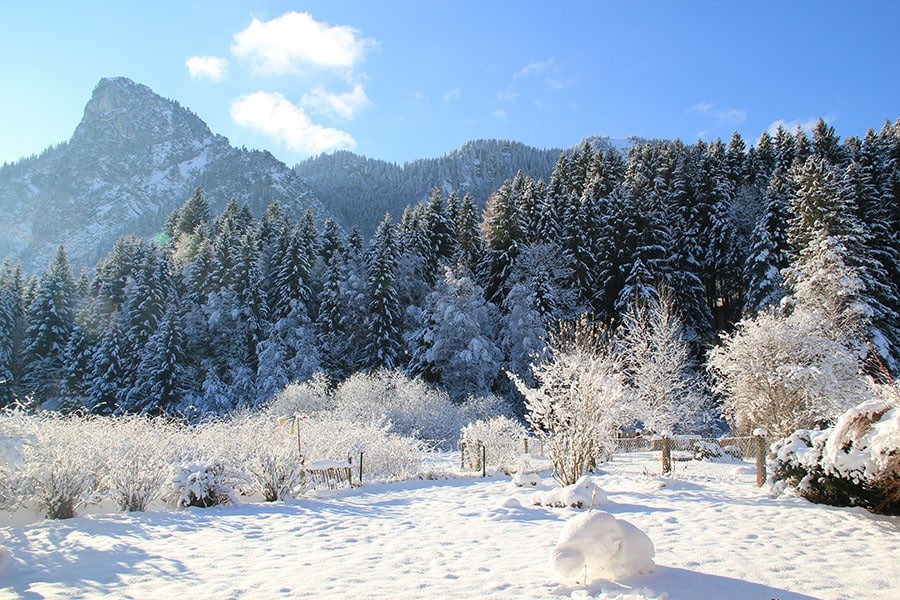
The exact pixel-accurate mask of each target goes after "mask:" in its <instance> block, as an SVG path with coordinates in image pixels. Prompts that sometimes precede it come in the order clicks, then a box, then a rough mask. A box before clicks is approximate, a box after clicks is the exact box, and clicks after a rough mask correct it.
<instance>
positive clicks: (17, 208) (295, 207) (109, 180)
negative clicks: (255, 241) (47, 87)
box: [0, 77, 324, 272]
mask: <svg viewBox="0 0 900 600" xmlns="http://www.w3.org/2000/svg"><path fill="white" fill-rule="evenodd" d="M197 187H200V188H202V189H203V192H204V197H205V198H206V199H207V201H208V202H209V203H210V208H211V211H212V212H213V214H215V213H217V212H219V211H220V210H221V209H222V207H223V206H224V205H225V203H226V202H227V201H228V200H229V199H230V198H232V197H233V198H235V199H236V200H238V202H240V203H246V204H247V205H248V206H249V208H250V209H251V211H252V212H253V213H254V214H256V215H261V214H262V212H263V211H264V210H265V207H266V206H267V205H268V204H269V203H270V202H271V201H278V202H280V203H281V204H282V205H283V206H284V207H285V209H286V210H287V211H288V212H289V213H292V214H295V215H300V214H302V213H303V212H304V211H305V210H306V209H307V208H312V209H313V210H314V212H316V213H317V216H318V217H320V218H321V217H323V216H324V213H323V210H322V208H321V205H320V203H319V201H318V200H317V199H316V198H315V196H314V194H313V193H312V192H311V191H310V189H309V187H308V186H306V185H305V184H304V183H303V181H302V179H301V178H300V177H299V176H298V175H297V174H296V173H294V172H293V171H292V170H291V169H290V168H288V167H287V166H286V165H284V164H283V163H281V162H280V161H278V160H277V159H275V157H273V156H272V155H271V154H269V153H268V152H258V151H248V150H245V149H237V148H233V147H232V146H231V145H230V143H229V142H228V139H227V138H225V137H222V136H220V135H215V134H213V133H212V132H211V131H210V130H209V127H207V125H206V124H205V123H204V122H203V121H202V120H201V119H200V118H199V117H197V116H196V115H195V114H193V113H192V112H190V111H189V110H187V109H185V108H183V107H182V106H180V105H179V104H178V103H177V102H174V101H172V100H167V99H165V98H162V97H160V96H158V95H157V94H155V93H154V92H153V91H152V90H150V88H148V87H146V86H144V85H140V84H137V83H135V82H133V81H131V80H129V79H126V78H122V77H119V78H113V79H103V80H101V81H100V82H99V83H98V84H97V86H96V88H95V89H94V93H93V95H92V97H91V99H90V101H89V102H88V103H87V106H85V109H84V117H83V118H82V120H81V122H80V123H79V125H78V127H77V128H76V129H75V132H74V134H73V135H72V138H71V139H70V140H69V141H68V142H65V143H63V144H60V145H58V146H55V147H51V148H48V149H47V150H45V151H44V152H43V153H42V154H41V155H40V156H36V157H31V158H27V159H23V160H21V161H19V162H17V163H15V164H12V165H6V166H4V167H2V168H0V211H2V213H3V219H2V220H0V257H10V258H12V259H14V260H19V261H21V262H22V264H23V267H24V268H25V269H26V271H29V272H37V271H41V270H43V269H44V268H45V267H46V266H47V263H48V261H49V259H50V257H51V256H52V253H53V252H54V251H55V249H56V247H57V246H58V244H59V243H60V242H63V243H65V245H66V250H67V251H68V253H69V258H70V261H71V263H72V265H73V266H74V267H75V268H76V269H77V268H79V267H81V266H91V265H93V264H94V263H96V262H97V260H99V259H100V258H102V257H103V256H105V255H106V253H107V252H108V251H109V249H110V248H111V247H112V245H113V243H114V242H115V240H116V239H117V238H118V237H120V236H121V235H123V234H129V233H133V234H138V235H142V236H149V235H153V234H154V233H155V232H158V231H160V230H161V229H162V227H163V225H164V223H165V220H166V218H167V217H168V216H169V214H170V213H171V212H172V210H174V209H175V208H178V207H179V206H181V204H182V203H183V202H184V201H185V200H186V199H187V198H188V197H189V196H190V195H191V194H193V192H194V190H195V189H196V188H197Z"/></svg>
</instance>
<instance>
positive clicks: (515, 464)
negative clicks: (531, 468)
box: [459, 416, 528, 473]
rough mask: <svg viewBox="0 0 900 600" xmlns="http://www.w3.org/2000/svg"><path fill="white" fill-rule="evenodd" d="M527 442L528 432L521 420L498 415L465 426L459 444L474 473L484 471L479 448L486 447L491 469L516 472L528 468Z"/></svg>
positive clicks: (488, 466) (468, 466) (486, 457)
mask: <svg viewBox="0 0 900 600" xmlns="http://www.w3.org/2000/svg"><path fill="white" fill-rule="evenodd" d="M527 439H528V430H526V429H525V427H524V426H523V425H522V424H521V423H520V422H519V421H516V420H515V419H510V418H509V417H505V416H498V417H494V418H492V419H487V420H484V419H479V420H477V421H474V422H472V423H469V424H468V425H466V426H465V427H463V428H462V432H461V434H460V439H459V445H460V448H461V449H462V450H463V458H464V460H465V466H466V467H467V468H468V469H470V470H473V471H474V470H477V469H480V468H481V452H480V450H479V448H480V447H481V446H484V447H485V459H486V462H487V468H488V469H492V470H499V471H503V472H504V473H514V472H518V471H521V470H523V467H525V466H527V463H528V456H527V455H526V454H525V443H526V440H527Z"/></svg>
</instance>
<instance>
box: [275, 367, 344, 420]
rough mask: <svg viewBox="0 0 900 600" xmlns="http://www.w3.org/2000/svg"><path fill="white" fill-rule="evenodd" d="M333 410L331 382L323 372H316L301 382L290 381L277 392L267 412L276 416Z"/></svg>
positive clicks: (314, 413)
mask: <svg viewBox="0 0 900 600" xmlns="http://www.w3.org/2000/svg"><path fill="white" fill-rule="evenodd" d="M332 411H334V395H333V394H332V390H331V383H330V382H329V380H328V377H327V376H326V375H325V374H324V373H316V374H315V375H313V377H312V378H311V379H309V380H307V381H304V382H303V383H292V384H290V385H288V386H287V387H285V388H284V389H283V390H281V392H279V393H278V394H277V395H276V396H275V398H274V399H273V400H272V402H271V403H270V404H269V406H268V410H267V412H269V413H270V414H272V415H274V416H275V417H276V418H277V417H287V418H292V417H294V416H295V415H304V414H305V415H310V416H313V415H317V414H320V413H325V412H332Z"/></svg>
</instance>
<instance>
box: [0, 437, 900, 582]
mask: <svg viewBox="0 0 900 600" xmlns="http://www.w3.org/2000/svg"><path fill="white" fill-rule="evenodd" d="M423 459H424V460H423V463H422V465H423V471H422V473H428V477H430V478H418V477H414V478H411V479H407V480H405V481H400V482H393V483H366V484H364V485H363V486H362V487H358V488H352V489H342V490H334V491H318V492H311V493H309V494H307V495H305V496H303V497H301V498H298V499H292V500H286V501H279V502H273V503H265V502H261V501H242V502H240V503H239V504H236V505H230V506H217V507H213V508H207V509H201V508H188V509H184V510H172V509H164V508H162V507H154V508H153V509H152V510H150V511H147V512H140V513H124V514H122V513H119V514H116V513H115V512H114V508H112V509H111V508H110V507H109V506H106V507H104V506H95V507H93V508H92V509H91V510H89V511H85V514H84V515H83V516H79V517H77V518H75V519H67V520H41V519H36V518H34V517H33V515H32V514H29V513H28V511H17V512H16V513H14V514H12V515H9V516H8V517H7V518H6V523H4V525H3V527H2V529H0V531H2V534H3V536H4V538H5V539H4V547H5V550H4V558H3V567H2V579H0V597H2V598H7V597H8V598H18V597H46V598H74V597H78V598H99V597H130V598H170V597H177V596H182V595H190V596H191V597H194V598H294V597H309V598H313V597H316V598H346V597H352V596H355V597H365V598H404V597H405V598H413V597H447V598H475V597H495V598H556V597H572V598H585V597H592V598H621V599H625V598H671V599H676V598H719V597H728V598H733V599H742V598H747V599H750V598H754V599H756V598H780V599H782V600H785V599H789V598H791V599H797V598H832V599H839V598H876V599H877V598H883V599H888V598H895V597H896V593H897V590H898V586H900V575H898V572H897V569H896V565H897V560H898V558H900V535H898V534H900V528H898V521H897V518H896V517H883V516H876V515H872V514H870V513H868V512H866V511H865V510H863V509H860V508H834V507H826V506H820V505H814V504H810V503H808V502H807V501H806V500H803V499H800V498H797V497H791V496H788V497H780V498H772V497H771V496H770V494H769V492H768V491H767V489H765V488H763V489H760V488H757V487H756V485H755V475H754V472H753V468H752V465H749V464H746V463H741V462H703V463H701V462H698V461H695V463H696V464H689V465H686V466H679V467H678V468H676V471H675V473H674V475H673V476H669V477H661V476H659V475H655V474H652V473H653V469H657V470H658V467H659V464H658V455H655V453H635V454H619V455H616V456H615V457H614V458H613V460H611V461H610V462H608V463H606V464H605V465H604V466H603V468H602V470H601V471H600V472H598V473H597V474H595V475H594V476H593V477H592V478H591V482H593V483H596V484H598V485H599V486H601V488H602V490H603V491H604V492H605V495H606V496H607V500H606V503H605V504H603V505H597V504H599V503H597V504H595V506H594V507H593V508H592V509H588V507H586V506H585V507H582V508H573V507H566V508H560V507H553V506H546V505H541V506H537V505H534V500H535V497H536V496H538V497H539V496H541V495H547V494H551V493H553V492H555V491H558V490H559V488H558V486H556V484H555V483H554V482H553V481H552V479H551V478H550V477H549V476H548V474H547V473H546V472H540V473H539V474H538V477H537V478H529V479H531V480H532V481H535V482H536V484H535V485H534V486H532V485H530V484H528V483H526V485H525V486H524V487H517V486H516V485H514V483H513V480H512V479H511V478H510V477H508V476H506V475H504V474H503V473H492V474H491V475H490V476H489V477H487V478H484V479H482V478H481V477H475V476H472V475H471V474H469V473H460V472H459V469H458V463H457V461H458V459H459V457H458V455H457V454H456V453H455V452H439V453H427V454H425V455H423ZM539 462H540V461H536V464H535V466H536V467H539V464H538V463H539ZM657 472H658V471H657ZM589 510H590V511H592V512H600V511H604V512H606V513H608V514H610V515H612V516H613V517H615V518H616V519H619V520H624V521H626V522H628V523H630V524H632V525H634V527H635V528H637V529H639V530H641V531H643V532H644V533H646V535H647V536H648V537H649V539H650V540H651V541H652V543H653V546H654V548H655V556H654V557H653V561H654V563H655V567H654V569H653V570H652V571H651V572H649V573H643V574H639V575H635V576H631V577H626V578H623V579H619V580H618V581H615V582H613V581H608V580H600V579H597V580H592V581H589V582H587V583H585V582H583V581H577V580H575V581H571V580H566V579H565V578H564V577H562V576H561V575H560V573H559V572H558V571H557V570H556V569H555V568H554V566H553V563H552V561H551V553H552V551H553V549H554V547H555V545H556V543H557V541H558V540H559V537H560V534H561V532H562V531H563V528H564V527H565V525H566V523H567V522H569V521H571V520H572V519H573V518H575V517H577V516H579V515H584V514H586V513H587V512H588V511H589Z"/></svg>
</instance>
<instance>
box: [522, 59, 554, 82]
mask: <svg viewBox="0 0 900 600" xmlns="http://www.w3.org/2000/svg"><path fill="white" fill-rule="evenodd" d="M555 63H556V59H553V58H548V59H547V60H542V61H540V62H532V63H528V64H527V65H525V66H524V67H522V70H520V71H519V72H518V73H516V77H527V76H529V75H534V74H535V73H540V72H541V71H546V70H547V69H549V68H550V67H552V66H553V65H554V64H555Z"/></svg>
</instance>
